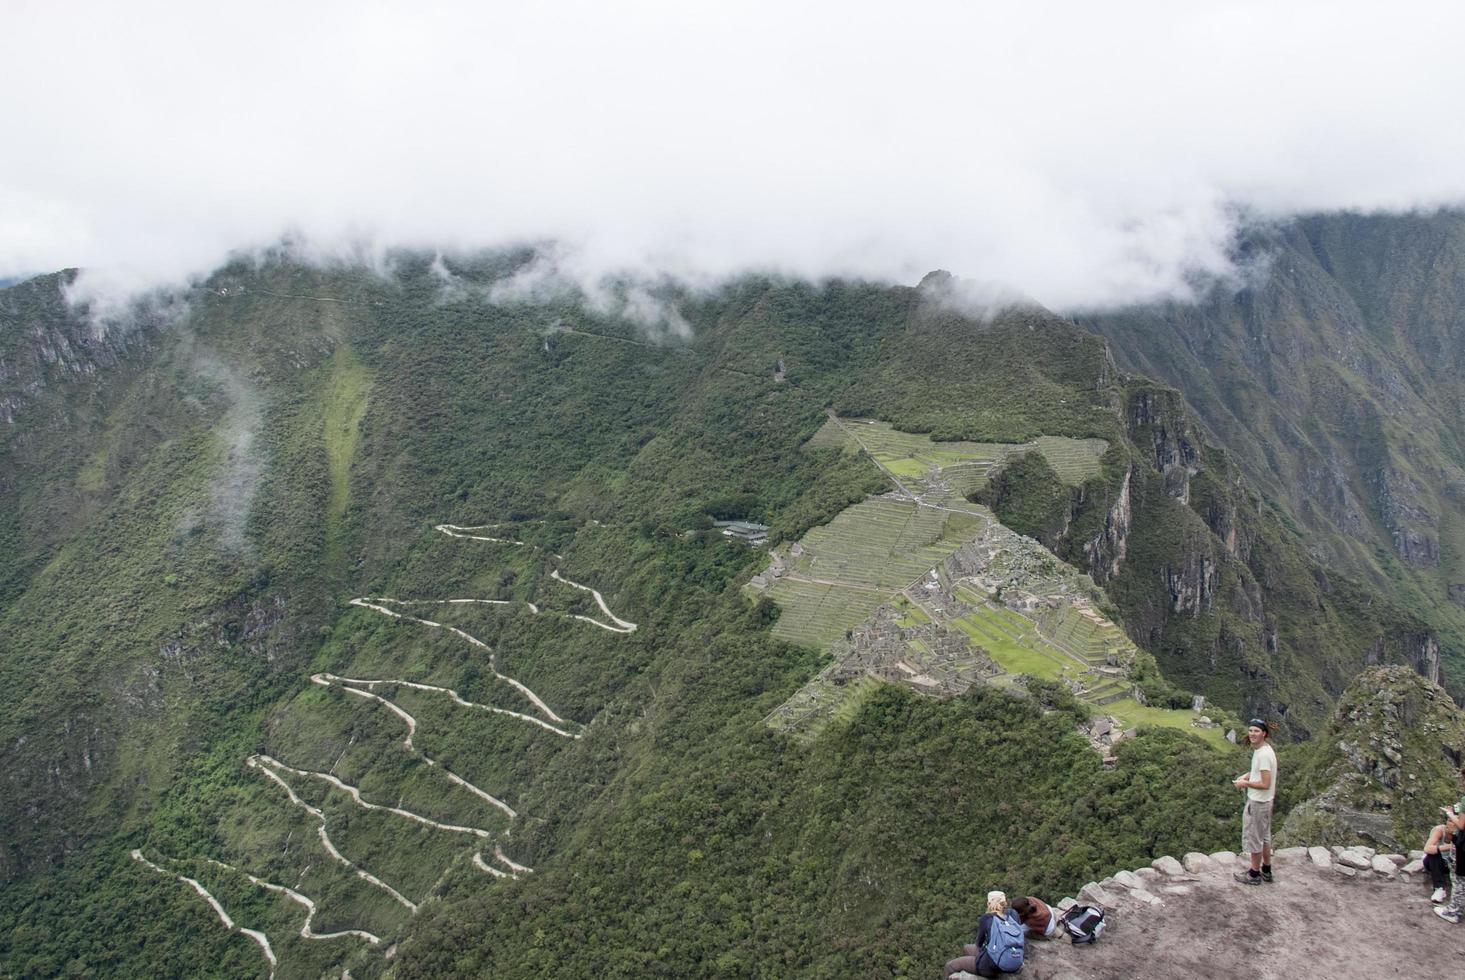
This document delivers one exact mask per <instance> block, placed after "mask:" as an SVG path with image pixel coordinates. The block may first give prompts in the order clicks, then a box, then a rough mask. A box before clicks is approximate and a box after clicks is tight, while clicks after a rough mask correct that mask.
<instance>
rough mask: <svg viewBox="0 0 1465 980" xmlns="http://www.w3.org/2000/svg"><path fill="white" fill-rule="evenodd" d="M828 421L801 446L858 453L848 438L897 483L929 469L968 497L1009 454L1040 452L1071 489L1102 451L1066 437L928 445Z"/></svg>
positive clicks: (1094, 467) (891, 432)
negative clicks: (861, 446) (1020, 442)
mask: <svg viewBox="0 0 1465 980" xmlns="http://www.w3.org/2000/svg"><path fill="white" fill-rule="evenodd" d="M840 421H841V422H842V423H843V425H842V426H841V424H840V422H836V421H835V420H833V419H830V420H829V421H828V422H826V423H824V426H823V427H822V428H820V430H819V431H818V432H816V433H815V434H814V436H813V437H812V438H811V439H810V440H809V441H808V443H807V444H806V445H808V446H809V447H811V448H815V449H845V450H847V451H849V452H856V451H858V450H859V448H860V447H859V445H858V444H857V443H856V441H855V439H853V438H851V434H853V435H854V436H856V437H858V440H859V442H860V443H863V444H864V447H865V448H866V449H868V450H869V452H870V455H872V456H873V457H875V459H876V460H878V461H879V462H880V463H881V465H883V466H884V467H885V468H886V469H888V470H890V472H892V473H894V474H895V475H896V476H898V477H901V478H902V479H905V478H911V479H916V478H920V477H924V476H926V475H927V474H928V473H929V472H930V469H931V467H936V468H937V469H938V470H940V471H941V477H942V478H943V479H945V480H948V481H949V482H951V483H952V484H953V485H954V486H955V488H956V489H957V490H958V491H959V492H961V493H963V494H966V493H970V492H972V491H973V490H976V489H977V488H978V487H980V486H981V485H982V484H983V483H984V482H986V479H987V472H988V471H989V470H990V469H991V468H992V467H993V466H995V465H996V464H998V463H1000V462H1001V461H1002V460H1003V459H1005V458H1006V457H1007V455H1008V454H1009V453H1013V452H1022V451H1024V450H1030V449H1035V450H1037V451H1038V452H1040V453H1042V454H1043V457H1044V458H1045V459H1047V461H1048V464H1049V465H1050V466H1052V467H1053V470H1054V472H1056V473H1057V474H1058V477H1059V479H1061V480H1062V481H1063V482H1064V483H1067V484H1069V485H1071V486H1077V485H1079V484H1080V483H1082V482H1083V481H1084V480H1087V479H1088V478H1090V477H1093V476H1098V475H1099V460H1100V459H1101V458H1102V457H1103V455H1104V453H1105V452H1106V451H1107V450H1108V448H1109V444H1108V443H1107V442H1105V441H1104V440H1103V439H1070V438H1068V437H1066V436H1040V437H1039V438H1037V439H1035V440H1034V441H1032V442H1030V443H1023V444H1020V445H1014V444H1012V443H1000V442H933V441H932V440H931V437H930V436H926V435H921V434H919V433H914V432H900V431H897V430H896V429H894V428H892V427H891V426H890V424H889V423H887V422H872V421H870V420H868V419H842V420H840Z"/></svg>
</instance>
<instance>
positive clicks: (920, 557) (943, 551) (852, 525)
mask: <svg viewBox="0 0 1465 980" xmlns="http://www.w3.org/2000/svg"><path fill="white" fill-rule="evenodd" d="M978 521H979V519H977V518H972V517H969V516H967V515H965V514H952V513H950V512H947V511H942V510H936V509H934V508H930V507H919V506H917V505H916V504H915V503H914V502H911V501H906V500H890V499H885V498H877V499H875V500H867V501H864V502H863V503H859V504H855V505H854V506H853V507H849V508H847V509H845V510H844V511H843V512H842V513H840V515H839V516H838V517H836V518H835V519H834V520H832V521H830V522H829V523H828V524H826V525H824V526H823V527H816V528H814V529H813V530H811V531H810V532H809V533H808V534H807V535H805V536H804V539H803V540H802V541H800V542H799V543H800V545H801V546H802V547H803V551H804V554H802V555H800V556H798V557H791V558H790V571H791V572H792V573H793V574H796V575H799V576H803V577H806V578H812V579H821V580H828V581H838V582H845V583H852V584H856V585H866V586H875V587H878V588H882V589H888V590H890V591H895V590H899V589H902V588H905V587H906V586H907V585H909V584H910V583H911V582H913V581H915V580H916V579H917V578H919V577H920V576H921V575H922V574H924V573H925V572H927V571H929V570H930V569H931V568H933V567H935V566H936V565H938V564H940V562H941V561H942V560H943V559H945V558H946V557H947V556H948V555H950V554H951V553H952V552H953V551H955V550H956V549H957V548H959V547H961V545H962V544H963V543H964V542H965V541H967V540H969V539H970V538H971V537H972V536H973V532H974V531H975V530H976V528H977V526H978Z"/></svg>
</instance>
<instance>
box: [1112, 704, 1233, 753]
mask: <svg viewBox="0 0 1465 980" xmlns="http://www.w3.org/2000/svg"><path fill="white" fill-rule="evenodd" d="M1099 710H1100V711H1101V712H1103V713H1104V714H1107V715H1113V716H1114V717H1115V718H1117V719H1119V724H1120V727H1122V728H1133V727H1135V726H1136V725H1138V726H1141V727H1143V726H1145V725H1163V726H1164V727H1166V728H1178V729H1180V730H1181V731H1183V732H1189V733H1190V734H1192V735H1198V736H1200V737H1201V738H1203V739H1205V740H1206V741H1207V742H1209V743H1210V744H1211V745H1214V746H1216V747H1217V748H1230V747H1231V743H1230V742H1227V741H1226V731H1225V729H1223V728H1220V727H1219V726H1218V727H1216V728H1193V727H1191V724H1190V722H1191V719H1192V718H1194V717H1196V715H1195V712H1193V711H1187V710H1185V709H1183V708H1174V709H1168V708H1151V707H1149V706H1148V705H1143V704H1140V703H1139V702H1138V701H1136V700H1134V699H1133V698H1121V699H1120V700H1118V701H1115V702H1113V703H1112V704H1106V705H1104V707H1102V708H1100V709H1099Z"/></svg>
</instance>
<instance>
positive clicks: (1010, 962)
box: [983, 909, 1026, 973]
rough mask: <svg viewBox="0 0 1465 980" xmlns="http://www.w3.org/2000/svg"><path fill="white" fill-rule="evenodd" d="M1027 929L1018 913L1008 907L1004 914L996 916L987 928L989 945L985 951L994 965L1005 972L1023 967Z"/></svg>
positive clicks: (1015, 970) (1013, 971) (1012, 971)
mask: <svg viewBox="0 0 1465 980" xmlns="http://www.w3.org/2000/svg"><path fill="white" fill-rule="evenodd" d="M1025 932H1026V930H1024V929H1023V925H1022V923H1021V922H1019V921H1018V918H1017V913H1016V912H1014V911H1012V909H1008V910H1007V911H1006V912H1005V913H1004V914H1002V915H999V916H994V917H993V919H992V925H991V927H990V928H989V929H988V930H987V945H986V946H985V947H983V951H984V952H985V953H986V954H987V959H989V960H991V961H992V965H993V966H995V967H996V968H997V969H999V970H1001V971H1002V972H1003V973H1016V972H1017V971H1018V970H1021V969H1022V958H1023V952H1024V949H1025V948H1026V941H1025V940H1024V938H1023V936H1024V934H1025Z"/></svg>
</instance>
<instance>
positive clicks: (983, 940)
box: [941, 891, 1018, 980]
mask: <svg viewBox="0 0 1465 980" xmlns="http://www.w3.org/2000/svg"><path fill="white" fill-rule="evenodd" d="M998 918H1008V919H1011V920H1012V921H1013V922H1017V921H1018V918H1017V913H1016V912H1014V911H1013V910H1012V909H1010V908H1008V907H1007V895H1006V894H1004V893H1003V892H996V891H993V892H988V893H987V911H986V913H985V914H983V916H982V918H981V920H980V921H978V922H977V941H976V942H975V943H967V944H966V946H965V947H963V948H964V949H965V950H966V955H965V956H958V957H957V958H956V959H954V960H951V961H950V962H948V963H947V964H946V969H945V971H943V972H942V974H941V975H942V976H943V977H950V976H951V975H952V974H953V973H961V972H966V973H975V974H976V975H977V976H979V977H986V978H988V980H991V978H992V977H1000V976H1002V971H1001V970H999V969H997V965H996V964H995V963H993V962H992V960H991V959H990V958H989V957H988V956H987V940H988V939H989V938H991V935H992V923H993V921H994V920H996V919H998Z"/></svg>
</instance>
